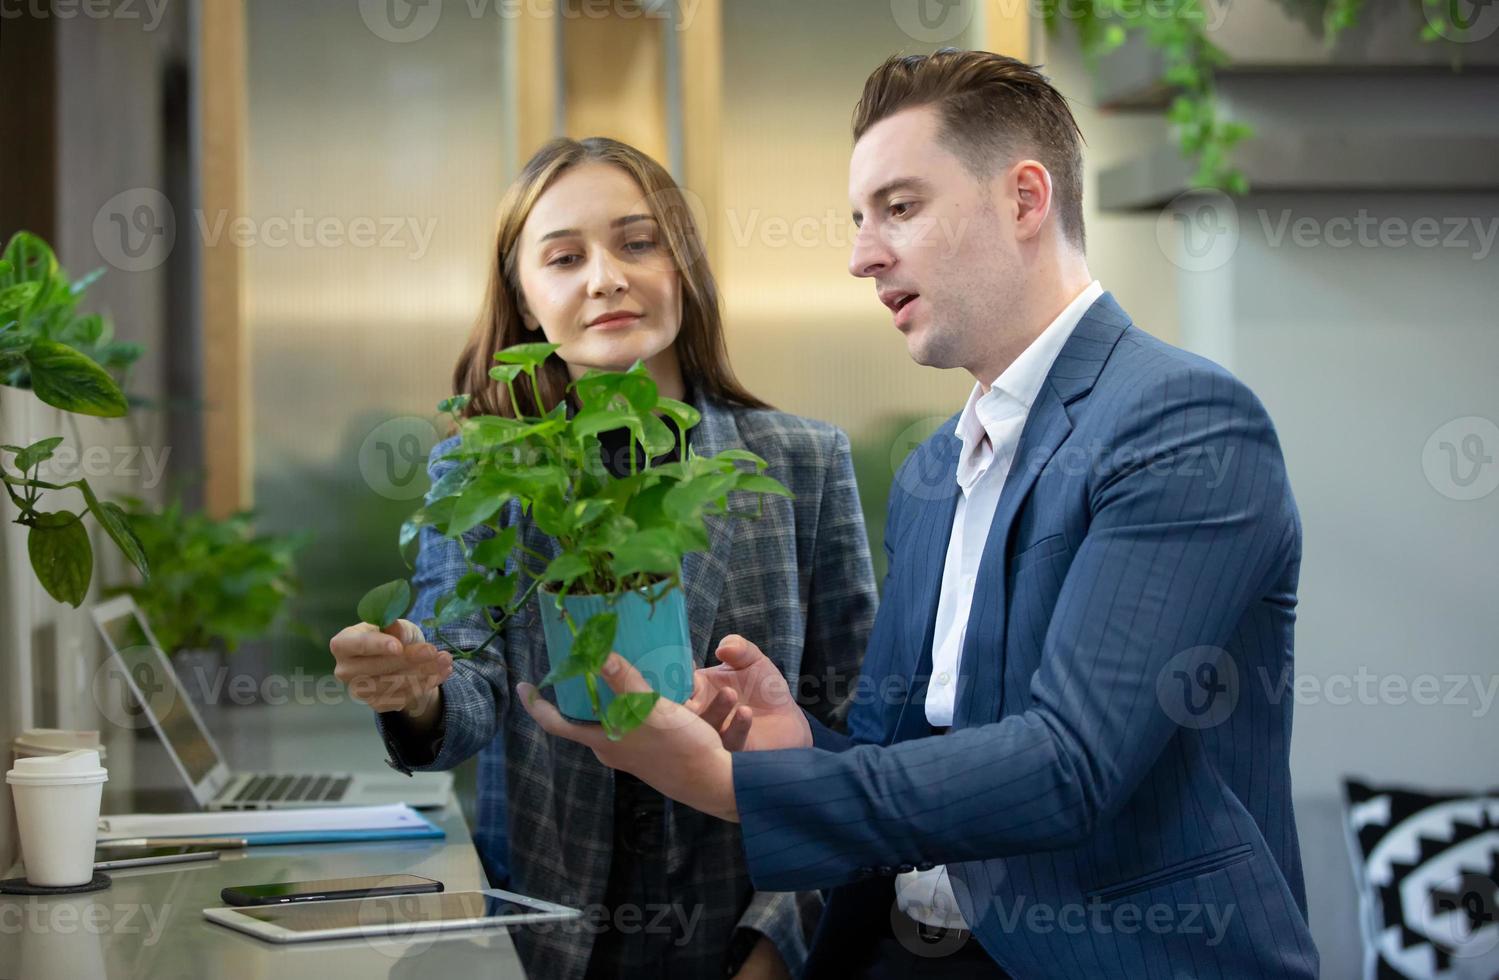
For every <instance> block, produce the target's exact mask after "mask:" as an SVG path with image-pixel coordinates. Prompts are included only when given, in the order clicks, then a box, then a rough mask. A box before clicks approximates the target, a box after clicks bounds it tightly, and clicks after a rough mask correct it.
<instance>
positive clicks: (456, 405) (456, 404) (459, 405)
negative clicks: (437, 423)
mask: <svg viewBox="0 0 1499 980" xmlns="http://www.w3.org/2000/svg"><path fill="white" fill-rule="evenodd" d="M471 397H472V396H471V395H452V396H449V397H447V398H444V399H443V400H442V401H440V402H438V403H437V410H438V411H439V412H447V413H449V414H451V413H453V412H461V411H463V410H464V409H465V408H466V407H468V401H469V398H471Z"/></svg>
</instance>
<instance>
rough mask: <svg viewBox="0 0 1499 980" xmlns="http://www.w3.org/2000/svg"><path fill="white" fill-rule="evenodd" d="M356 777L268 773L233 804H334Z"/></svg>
mask: <svg viewBox="0 0 1499 980" xmlns="http://www.w3.org/2000/svg"><path fill="white" fill-rule="evenodd" d="M351 782H353V777H352V776H331V775H321V776H320V775H317V774H316V773H306V774H300V775H285V776H283V775H277V774H275V773H268V774H266V775H263V776H255V777H253V778H252V779H249V780H247V781H246V782H245V784H244V785H243V786H241V787H240V788H239V792H238V793H235V794H234V798H233V799H232V800H231V801H230V802H231V803H232V804H234V805H237V806H254V805H255V804H257V803H331V802H335V801H337V800H341V799H343V796H344V794H345V793H346V792H348V789H349V784H350V783H351Z"/></svg>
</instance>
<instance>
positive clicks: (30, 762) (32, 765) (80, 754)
mask: <svg viewBox="0 0 1499 980" xmlns="http://www.w3.org/2000/svg"><path fill="white" fill-rule="evenodd" d="M108 778H109V773H108V772H107V771H105V769H104V768H103V767H102V766H100V765H99V751H98V750H97V749H74V750H73V751H72V752H64V753H63V754H62V755H39V756H35V757H33V758H30V759H17V760H16V765H15V768H14V769H12V770H10V771H9V772H7V773H6V774H5V781H6V782H7V783H11V784H12V785H33V786H36V785H61V784H66V783H102V782H104V781H105V780H107V779H108Z"/></svg>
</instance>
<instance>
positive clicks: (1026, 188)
mask: <svg viewBox="0 0 1499 980" xmlns="http://www.w3.org/2000/svg"><path fill="white" fill-rule="evenodd" d="M1009 182H1010V187H1011V193H1012V194H1013V195H1014V205H1015V237H1016V238H1017V239H1020V240H1021V241H1024V240H1026V239H1029V238H1034V237H1036V236H1037V235H1039V234H1040V233H1041V228H1042V226H1043V225H1045V223H1046V216H1047V215H1048V214H1050V213H1051V174H1050V173H1049V172H1048V171H1047V169H1046V166H1045V165H1044V164H1042V163H1040V162H1039V161H1036V160H1021V161H1020V162H1018V163H1016V164H1015V165H1014V166H1013V167H1011V168H1010V169H1009Z"/></svg>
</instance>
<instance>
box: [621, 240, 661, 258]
mask: <svg viewBox="0 0 1499 980" xmlns="http://www.w3.org/2000/svg"><path fill="white" fill-rule="evenodd" d="M625 249H626V250H628V251H630V252H634V253H635V254H637V255H642V254H644V253H646V252H653V251H655V249H656V243H655V241H654V240H652V239H649V238H640V239H637V240H635V241H633V242H625Z"/></svg>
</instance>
